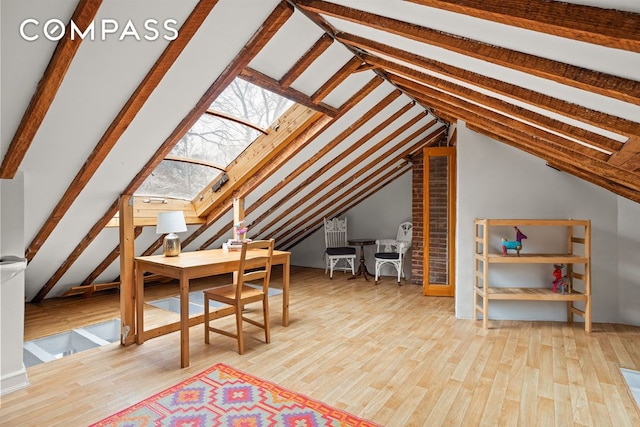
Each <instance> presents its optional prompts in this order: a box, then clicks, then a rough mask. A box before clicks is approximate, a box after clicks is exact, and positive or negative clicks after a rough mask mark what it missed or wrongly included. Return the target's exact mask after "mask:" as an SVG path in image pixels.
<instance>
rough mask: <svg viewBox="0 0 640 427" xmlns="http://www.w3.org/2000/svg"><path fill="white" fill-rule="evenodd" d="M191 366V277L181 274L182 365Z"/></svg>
mask: <svg viewBox="0 0 640 427" xmlns="http://www.w3.org/2000/svg"><path fill="white" fill-rule="evenodd" d="M188 366H189V278H188V277H187V276H186V274H185V273H184V271H183V272H182V274H181V275H180V367H181V368H186V367H188Z"/></svg>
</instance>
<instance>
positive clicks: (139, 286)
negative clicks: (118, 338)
mask: <svg viewBox="0 0 640 427" xmlns="http://www.w3.org/2000/svg"><path fill="white" fill-rule="evenodd" d="M143 273H144V272H143V271H142V269H141V268H139V267H136V272H135V275H136V280H135V281H136V330H135V334H136V344H142V343H143V342H144V275H143Z"/></svg>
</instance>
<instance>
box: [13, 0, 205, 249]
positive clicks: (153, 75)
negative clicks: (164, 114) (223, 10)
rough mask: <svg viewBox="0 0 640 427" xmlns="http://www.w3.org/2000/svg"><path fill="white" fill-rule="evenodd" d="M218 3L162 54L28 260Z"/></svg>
mask: <svg viewBox="0 0 640 427" xmlns="http://www.w3.org/2000/svg"><path fill="white" fill-rule="evenodd" d="M217 2H218V0H203V1H201V2H199V3H198V4H197V5H196V6H195V8H194V9H193V11H192V12H191V14H190V15H189V17H188V18H187V19H186V21H185V22H184V24H183V25H182V27H181V28H180V31H179V35H178V36H177V38H176V39H175V40H173V41H171V42H169V45H168V46H167V47H166V48H165V50H164V51H163V52H162V54H161V55H160V57H159V58H158V60H157V61H156V62H155V64H154V65H153V67H152V68H151V69H150V70H149V72H148V73H147V75H146V76H145V77H144V79H143V80H142V82H141V83H140V84H139V85H138V87H137V88H136V90H135V91H134V92H133V94H132V95H131V96H130V97H129V100H128V101H127V102H126V104H125V105H124V106H123V107H122V109H121V110H120V112H119V113H118V115H117V116H116V117H115V118H114V120H113V121H112V122H111V125H109V128H108V129H107V131H106V132H105V133H104V135H102V138H100V141H99V142H98V144H97V145H96V146H95V148H94V149H93V151H92V152H91V154H90V155H89V157H88V158H87V160H86V161H85V162H84V164H83V165H82V167H81V168H80V170H79V171H78V173H77V174H76V176H75V178H74V179H73V181H71V184H70V185H69V187H68V188H67V190H66V191H65V193H64V195H63V196H62V197H61V198H60V200H59V201H58V203H57V204H56V206H55V208H54V209H53V211H52V212H51V213H50V214H49V217H48V218H47V220H46V221H45V223H44V224H43V226H42V228H41V229H40V230H39V231H38V232H37V233H36V235H35V237H34V238H33V240H32V241H31V243H30V244H29V246H28V247H27V251H26V255H25V256H26V258H27V260H28V261H31V260H32V259H33V257H34V256H35V255H36V253H37V252H38V250H40V248H41V247H42V245H43V244H44V242H45V241H46V240H47V238H48V237H49V236H50V235H51V233H52V232H53V230H54V229H55V228H56V226H57V225H58V223H59V222H60V220H61V219H62V218H63V217H64V214H65V213H66V212H67V211H68V210H69V208H70V207H71V205H72V204H73V202H74V201H75V200H76V198H77V197H78V195H79V194H80V192H81V191H82V190H83V189H84V188H85V186H86V185H87V184H88V183H89V180H91V177H93V175H94V174H95V172H96V171H97V170H98V168H99V167H100V165H101V164H102V162H103V161H104V159H105V158H106V157H107V155H108V154H109V152H110V151H111V149H112V148H113V147H114V146H115V145H116V143H117V142H118V140H119V139H120V137H121V136H122V134H124V132H125V131H126V130H127V127H129V124H130V123H131V122H132V121H133V119H134V118H135V116H136V115H137V114H138V112H139V111H140V110H141V109H142V106H143V105H144V103H145V102H146V101H147V99H149V97H150V96H151V94H152V93H153V90H154V89H155V88H156V87H157V86H158V84H160V81H161V80H162V78H163V77H164V76H165V74H166V73H167V72H168V71H169V69H170V68H171V66H172V65H173V63H174V62H175V61H176V59H177V58H178V56H179V55H180V53H181V52H182V51H183V50H184V48H185V46H186V45H187V44H188V43H189V41H190V40H191V38H192V37H193V35H194V34H195V33H196V31H197V30H198V28H200V25H202V23H203V22H204V20H205V19H206V17H207V16H208V15H209V12H211V10H212V9H213V7H214V6H215V4H216V3H217Z"/></svg>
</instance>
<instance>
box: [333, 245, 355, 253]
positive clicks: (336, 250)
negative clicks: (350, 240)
mask: <svg viewBox="0 0 640 427" xmlns="http://www.w3.org/2000/svg"><path fill="white" fill-rule="evenodd" d="M355 254H356V248H352V247H350V246H343V247H340V248H327V255H355Z"/></svg>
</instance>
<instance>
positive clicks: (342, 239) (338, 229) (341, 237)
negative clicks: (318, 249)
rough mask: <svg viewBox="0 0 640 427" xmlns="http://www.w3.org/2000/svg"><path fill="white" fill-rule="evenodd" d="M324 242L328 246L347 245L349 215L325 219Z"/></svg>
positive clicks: (338, 246) (339, 246)
mask: <svg viewBox="0 0 640 427" xmlns="http://www.w3.org/2000/svg"><path fill="white" fill-rule="evenodd" d="M324 244H325V246H326V247H327V248H341V247H344V246H347V217H344V219H339V218H333V219H327V218H325V219H324Z"/></svg>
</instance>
